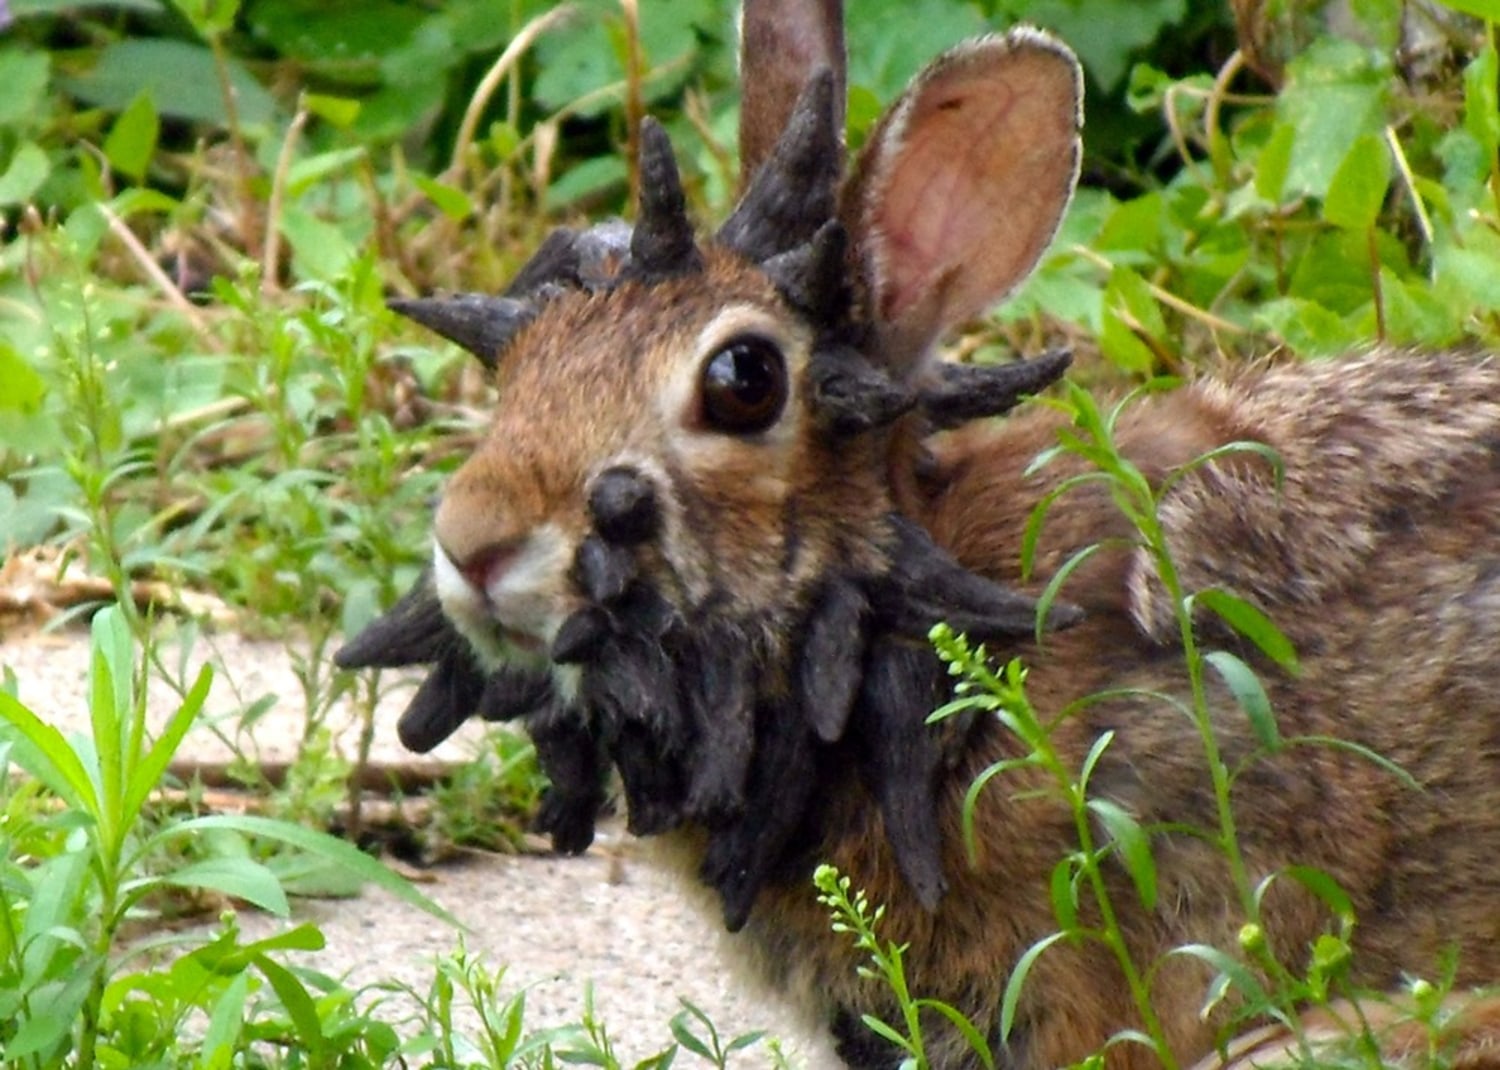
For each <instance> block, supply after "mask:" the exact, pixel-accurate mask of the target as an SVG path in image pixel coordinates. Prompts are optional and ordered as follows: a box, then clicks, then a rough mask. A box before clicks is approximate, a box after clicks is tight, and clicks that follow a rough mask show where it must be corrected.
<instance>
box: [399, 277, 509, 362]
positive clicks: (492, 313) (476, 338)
mask: <svg viewBox="0 0 1500 1070" xmlns="http://www.w3.org/2000/svg"><path fill="white" fill-rule="evenodd" d="M387 303H388V304H389V305H390V308H391V311H393V312H397V313H399V314H401V315H403V316H405V317H406V318H407V319H409V320H415V321H416V322H418V323H420V324H421V325H422V326H424V327H426V328H427V329H429V330H432V331H436V332H437V333H438V334H440V335H442V336H443V337H444V338H446V339H448V341H450V342H454V343H456V344H457V345H460V346H462V347H463V348H464V349H466V350H468V351H469V352H470V353H473V354H474V355H475V356H476V357H478V358H479V362H480V363H481V364H483V365H484V366H485V367H486V368H493V367H495V365H496V364H497V363H499V360H500V354H501V353H502V352H503V351H504V350H505V347H506V346H508V345H509V344H510V341H511V339H512V338H514V337H515V336H516V332H517V331H519V330H520V329H521V328H522V327H524V326H526V325H527V324H528V323H530V322H531V321H532V320H533V319H534V318H535V317H536V312H537V308H536V305H535V304H533V303H532V302H530V301H524V300H518V299H517V298H514V297H490V296H488V295H486V294H453V295H452V296H449V297H414V298H407V297H395V298H392V299H391V300H390V301H389V302H387Z"/></svg>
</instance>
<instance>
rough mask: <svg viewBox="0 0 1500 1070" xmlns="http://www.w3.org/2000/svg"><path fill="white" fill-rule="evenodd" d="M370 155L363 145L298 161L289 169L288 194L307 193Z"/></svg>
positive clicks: (287, 175) (321, 153) (287, 176)
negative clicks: (331, 176)
mask: <svg viewBox="0 0 1500 1070" xmlns="http://www.w3.org/2000/svg"><path fill="white" fill-rule="evenodd" d="M369 155H370V153H369V150H368V149H366V148H364V147H363V146H361V145H355V146H351V147H350V148H347V149H335V150H333V151H332V152H320V153H318V154H317V155H315V156H309V157H307V158H306V159H302V160H298V161H297V162H296V163H294V164H292V166H291V167H289V168H287V172H286V190H287V193H288V194H291V195H294V196H297V195H301V194H303V193H306V192H307V191H308V190H309V189H311V188H312V187H313V186H315V185H317V184H318V183H319V182H322V181H323V180H324V179H326V178H328V177H329V176H330V175H336V174H338V173H339V172H340V171H343V170H344V169H346V168H348V167H350V166H352V165H353V164H355V163H358V162H359V161H360V160H363V159H366V158H368V156H369Z"/></svg>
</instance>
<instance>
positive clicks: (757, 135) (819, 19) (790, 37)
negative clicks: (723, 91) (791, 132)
mask: <svg viewBox="0 0 1500 1070" xmlns="http://www.w3.org/2000/svg"><path fill="white" fill-rule="evenodd" d="M843 7H844V5H843V2H842V0H745V3H744V8H743V10H742V11H741V14H740V86H741V87H742V88H741V93H740V101H741V103H740V188H741V189H742V190H743V189H745V188H747V187H748V186H749V185H750V180H751V179H752V178H754V176H755V172H756V171H757V170H759V169H760V165H761V164H762V163H764V162H765V160H766V158H767V157H768V156H770V154H771V152H772V150H773V149H774V148H775V145H776V142H777V140H778V139H779V138H780V137H781V132H782V130H783V129H785V128H786V125H787V121H788V118H789V117H790V116H791V114H792V109H793V107H794V106H795V104H796V101H797V97H798V95H799V94H800V93H801V92H802V88H803V86H805V85H806V84H807V82H808V79H810V78H811V77H812V75H813V74H814V73H816V72H817V71H820V70H828V71H831V72H832V73H833V101H834V105H833V106H834V109H835V111H834V126H835V129H837V130H839V131H842V130H843V129H844V68H845V59H844V11H843Z"/></svg>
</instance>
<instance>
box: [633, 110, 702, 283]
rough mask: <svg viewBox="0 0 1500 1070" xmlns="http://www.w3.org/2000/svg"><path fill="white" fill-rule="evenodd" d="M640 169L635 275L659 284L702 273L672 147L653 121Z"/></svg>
mask: <svg viewBox="0 0 1500 1070" xmlns="http://www.w3.org/2000/svg"><path fill="white" fill-rule="evenodd" d="M640 165H641V167H640V175H641V205H640V216H639V218H637V219H636V222H635V233H634V234H633V235H632V236H631V239H630V266H629V271H630V273H631V274H632V275H634V276H636V277H638V278H644V279H659V278H664V277H667V276H671V275H682V274H686V273H687V272H691V271H697V270H698V269H699V268H701V267H702V266H703V257H702V255H701V254H700V253H699V252H698V245H697V241H696V239H695V237H694V235H693V224H692V222H691V221H690V220H689V219H688V216H687V200H686V198H685V197H684V196H683V193H682V178H681V177H680V176H679V175H678V173H677V159H676V157H674V156H673V155H672V142H671V141H670V140H669V139H668V138H667V132H666V131H665V130H663V129H662V128H661V124H660V123H658V122H657V121H656V120H655V119H652V118H650V117H649V116H648V117H647V118H646V119H644V120H642V122H641V155H640Z"/></svg>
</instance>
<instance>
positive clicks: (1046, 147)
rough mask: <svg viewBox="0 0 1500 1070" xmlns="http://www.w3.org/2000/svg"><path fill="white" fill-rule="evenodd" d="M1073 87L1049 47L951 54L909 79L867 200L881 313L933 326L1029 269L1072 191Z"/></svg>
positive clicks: (971, 311) (998, 294)
mask: <svg viewBox="0 0 1500 1070" xmlns="http://www.w3.org/2000/svg"><path fill="white" fill-rule="evenodd" d="M1074 87H1075V82H1074V74H1073V69H1072V67H1071V64H1070V63H1069V62H1068V61H1067V60H1066V59H1064V58H1063V57H1061V56H1059V55H1058V54H1056V53H1055V52H1052V51H1050V50H1038V51H1036V52H1030V53H1018V52H1015V51H1010V50H1007V51H1006V53H1005V54H1003V55H1002V56H1001V57H1000V58H999V59H995V58H993V57H986V56H985V55H984V54H983V53H982V52H980V53H978V54H976V55H971V56H963V57H961V58H959V59H958V60H957V62H955V63H953V64H952V65H951V66H949V67H948V68H947V69H939V70H938V71H936V72H934V74H933V75H932V76H930V77H929V79H928V80H927V82H926V83H925V84H923V85H921V86H920V88H919V89H918V91H917V94H916V96H915V99H913V100H911V101H910V110H909V112H908V113H907V114H906V115H904V116H903V117H902V118H903V119H904V122H903V123H902V129H901V131H899V132H897V131H892V133H893V134H894V135H895V136H896V137H897V138H902V137H903V135H904V140H901V141H900V142H899V143H898V144H897V145H895V146H893V147H892V148H893V151H891V153H890V157H889V158H888V159H887V160H886V161H884V163H885V170H884V175H883V179H884V181H883V182H882V183H881V187H882V189H881V191H880V196H879V197H878V199H877V201H876V203H875V204H874V205H872V207H873V208H874V218H873V219H872V220H871V222H873V223H874V224H875V226H874V230H875V233H877V234H878V235H879V238H878V241H879V243H880V245H881V250H880V252H881V256H880V261H881V263H882V266H883V268H884V271H883V276H884V277H883V278H882V280H881V282H882V285H881V303H880V311H881V314H882V318H884V319H885V320H886V321H887V322H895V321H900V320H903V319H905V318H906V317H907V316H908V315H911V314H913V313H915V314H916V315H917V316H918V317H919V318H920V319H922V320H930V322H928V323H926V324H924V325H923V326H926V327H928V328H930V329H931V330H932V331H934V332H937V331H941V330H942V329H943V328H945V327H948V326H952V325H953V324H955V323H958V322H960V321H962V320H964V319H967V318H969V317H971V316H974V315H976V314H978V313H979V312H981V311H983V310H984V309H985V308H987V307H989V306H990V305H992V304H993V303H995V302H996V301H998V300H999V299H1000V298H1002V297H1004V296H1005V295H1006V294H1007V293H1009V292H1010V291H1011V290H1012V289H1014V288H1015V286H1017V285H1018V284H1019V283H1020V282H1021V281H1022V280H1023V279H1024V278H1025V277H1026V275H1027V274H1028V273H1029V272H1030V271H1031V269H1032V267H1033V266H1035V264H1036V262H1037V260H1038V258H1040V256H1041V254H1042V252H1043V251H1044V250H1045V249H1046V247H1047V244H1048V242H1049V241H1051V238H1052V235H1053V233H1054V232H1055V230H1056V228H1057V224H1058V222H1059V220H1060V218H1061V215H1062V211H1063V209H1064V208H1065V207H1066V205H1067V202H1068V197H1069V195H1070V193H1071V189H1072V182H1073V177H1074V172H1075V169H1076V166H1077V142H1076V116H1077V102H1076V99H1075V97H1074Z"/></svg>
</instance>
